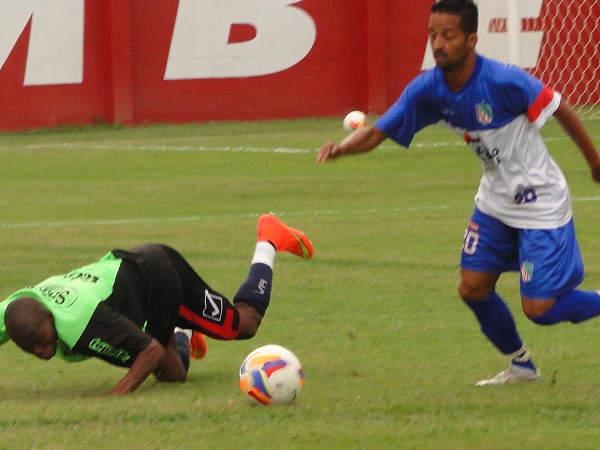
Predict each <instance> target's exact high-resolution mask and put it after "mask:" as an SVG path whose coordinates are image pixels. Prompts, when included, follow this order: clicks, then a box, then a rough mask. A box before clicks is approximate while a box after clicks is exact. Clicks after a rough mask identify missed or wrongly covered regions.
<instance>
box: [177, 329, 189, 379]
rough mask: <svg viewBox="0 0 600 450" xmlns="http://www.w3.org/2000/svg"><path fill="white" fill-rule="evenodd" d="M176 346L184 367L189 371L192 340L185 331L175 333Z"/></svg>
mask: <svg viewBox="0 0 600 450" xmlns="http://www.w3.org/2000/svg"><path fill="white" fill-rule="evenodd" d="M175 347H176V348H177V353H179V356H180V357H181V361H182V362H183V367H184V368H185V371H186V372H187V371H188V369H189V368H190V340H189V339H188V337H187V336H186V334H185V333H182V332H181V331H179V332H177V333H175Z"/></svg>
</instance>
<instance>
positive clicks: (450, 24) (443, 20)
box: [429, 13, 477, 72]
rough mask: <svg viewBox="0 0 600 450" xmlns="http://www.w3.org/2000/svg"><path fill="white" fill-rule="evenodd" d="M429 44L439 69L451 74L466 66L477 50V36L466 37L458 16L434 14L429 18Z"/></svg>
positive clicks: (473, 34)
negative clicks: (468, 59)
mask: <svg viewBox="0 0 600 450" xmlns="http://www.w3.org/2000/svg"><path fill="white" fill-rule="evenodd" d="M429 43H430V44H431V49H432V51H433V58H434V59H435V64H436V65H437V67H439V68H440V69H442V70H443V71H445V72H446V71H448V72H449V71H452V70H456V69H460V68H462V67H463V66H464V63H465V61H466V60H467V58H468V56H469V55H470V54H471V52H473V51H474V49H475V44H476V43H477V34H475V33H472V34H471V35H469V36H467V35H465V33H464V31H463V30H462V28H461V27H460V16H458V15H456V14H446V13H433V14H431V16H430V17H429Z"/></svg>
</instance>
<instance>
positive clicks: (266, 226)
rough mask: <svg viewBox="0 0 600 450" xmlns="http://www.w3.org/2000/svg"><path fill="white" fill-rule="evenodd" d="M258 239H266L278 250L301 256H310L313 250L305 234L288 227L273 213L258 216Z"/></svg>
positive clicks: (306, 257)
mask: <svg viewBox="0 0 600 450" xmlns="http://www.w3.org/2000/svg"><path fill="white" fill-rule="evenodd" d="M258 240H259V241H268V242H270V243H271V244H272V245H273V246H274V247H275V250H277V251H278V252H289V253H293V254H294V255H298V256H300V257H301V258H305V259H308V258H312V256H313V255H314V253H315V251H314V249H313V245H312V242H310V240H309V239H308V238H307V237H306V235H305V234H304V233H303V232H302V231H300V230H296V229H294V228H291V227H288V226H287V225H286V224H284V223H283V222H282V221H281V220H279V219H278V218H277V217H275V216H274V215H273V214H263V215H262V216H260V217H259V218H258Z"/></svg>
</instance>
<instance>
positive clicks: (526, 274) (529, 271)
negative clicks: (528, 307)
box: [521, 261, 533, 283]
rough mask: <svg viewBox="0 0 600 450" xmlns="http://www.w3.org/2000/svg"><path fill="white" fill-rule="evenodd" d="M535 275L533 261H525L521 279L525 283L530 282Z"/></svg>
mask: <svg viewBox="0 0 600 450" xmlns="http://www.w3.org/2000/svg"><path fill="white" fill-rule="evenodd" d="M532 276H533V263H530V262H529V261H523V264H522V265H521V279H522V280H523V282H524V283H528V282H529V281H531V277H532Z"/></svg>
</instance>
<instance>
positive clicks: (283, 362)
mask: <svg viewBox="0 0 600 450" xmlns="http://www.w3.org/2000/svg"><path fill="white" fill-rule="evenodd" d="M303 384H304V373H303V372H302V365H301V364H300V360H299V359H298V358H297V357H296V355H294V354H293V353H292V352H291V351H290V350H288V349H287V348H285V347H282V346H281V345H276V344H269V345H265V346H263V347H259V348H257V349H256V350H254V351H252V352H251V353H250V354H249V355H248V356H247V357H246V359H244V362H243V363H242V365H241V367H240V390H241V391H242V394H243V395H244V396H245V397H246V398H247V399H249V400H250V401H251V402H252V403H258V404H261V405H276V404H289V403H292V402H293V401H294V400H295V399H296V397H297V396H298V394H299V393H300V391H301V390H302V386H303Z"/></svg>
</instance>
